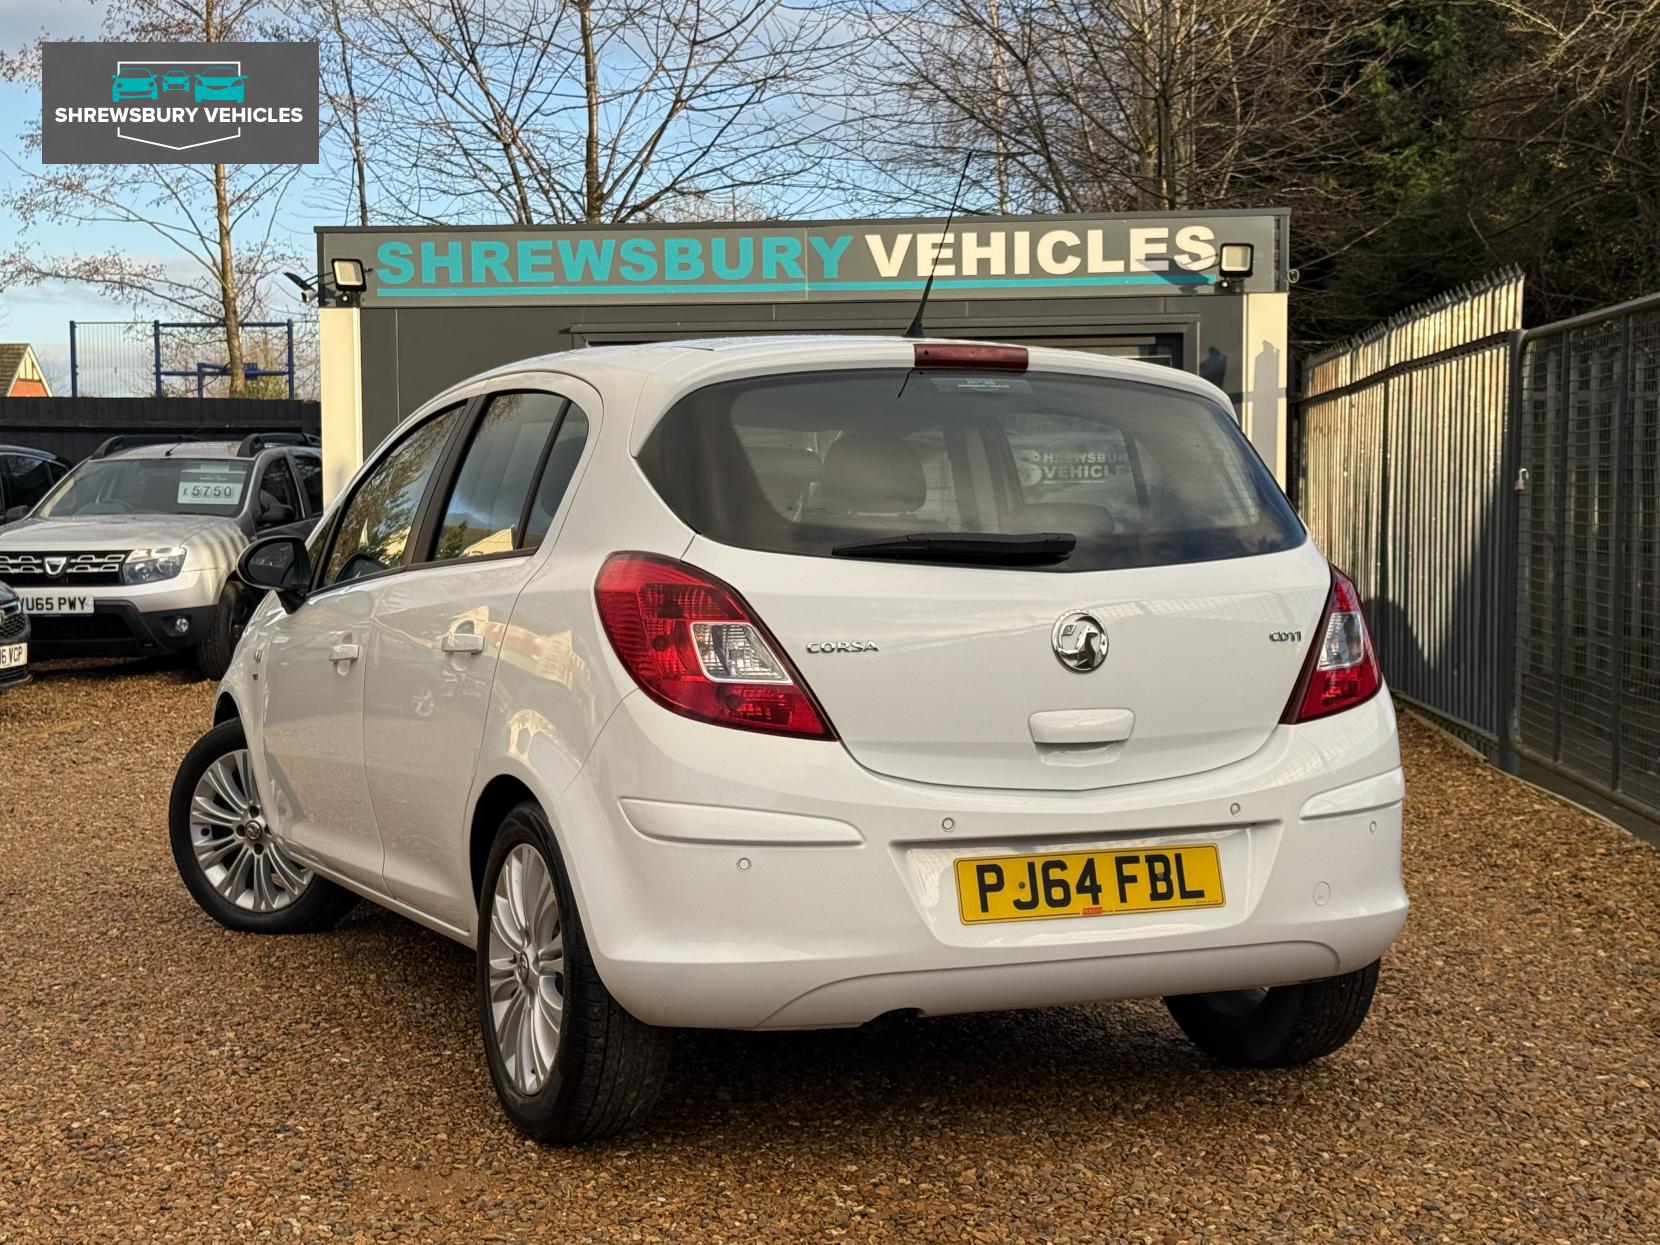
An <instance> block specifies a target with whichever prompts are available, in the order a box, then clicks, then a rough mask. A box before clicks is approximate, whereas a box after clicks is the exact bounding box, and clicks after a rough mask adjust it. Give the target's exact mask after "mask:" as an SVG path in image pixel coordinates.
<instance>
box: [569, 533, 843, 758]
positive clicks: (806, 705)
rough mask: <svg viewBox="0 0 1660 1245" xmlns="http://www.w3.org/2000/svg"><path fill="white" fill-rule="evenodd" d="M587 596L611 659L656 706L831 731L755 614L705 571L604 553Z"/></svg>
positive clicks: (748, 724) (782, 731) (755, 727)
mask: <svg viewBox="0 0 1660 1245" xmlns="http://www.w3.org/2000/svg"><path fill="white" fill-rule="evenodd" d="M594 600H595V602H596V603H597V605H598V607H599V618H600V623H601V625H602V626H604V628H605V634H606V636H607V637H608V638H609V639H610V641H611V647H612V648H614V649H615V650H616V652H617V656H618V658H620V659H621V661H622V664H623V665H624V666H625V667H627V669H628V673H629V674H630V675H632V676H633V678H634V681H635V682H636V683H638V684H639V685H640V690H641V691H643V692H645V694H646V695H648V696H650V697H651V698H652V699H653V700H655V701H656V702H657V703H658V704H660V705H662V706H663V707H664V708H666V709H671V710H673V711H674V712H675V713H678V714H681V715H682V716H684V717H688V718H696V719H697V720H698V721H700V722H712V723H714V724H716V725H718V726H736V727H739V728H741V729H743V730H751V731H767V732H770V733H772V734H775V735H794V736H797V737H800V738H804V739H834V738H835V737H836V736H835V732H834V731H832V730H831V729H830V723H829V720H828V719H827V718H826V717H825V716H824V712H823V711H822V710H821V709H820V708H819V707H818V705H817V703H815V701H814V700H813V697H812V694H811V693H810V692H808V690H807V687H806V685H805V684H804V683H803V682H802V681H801V676H800V675H799V674H798V673H796V669H795V667H794V666H793V665H792V664H791V663H790V660H789V658H788V657H786V656H784V653H783V650H782V649H781V648H779V646H778V644H777V642H776V641H774V640H773V638H772V635H771V634H770V633H769V632H768V631H767V629H766V627H765V626H764V625H763V624H762V622H761V620H760V619H759V618H757V617H756V616H755V613H754V611H753V610H751V609H750V608H749V605H748V604H747V603H746V602H745V601H744V599H743V598H742V597H741V596H739V595H738V593H737V591H736V590H735V589H733V588H731V587H730V586H728V585H727V584H725V583H723V582H721V581H720V580H719V579H716V578H715V577H714V576H713V575H710V574H709V573H708V572H706V571H701V570H699V569H698V568H697V567H695V566H689V565H687V564H686V563H685V562H677V561H675V560H674V559H673V558H665V557H661V556H659V555H657V554H650V553H617V554H612V555H611V557H610V558H608V559H607V560H606V563H605V565H604V566H602V567H601V568H600V572H599V578H598V579H596V580H595V581H594Z"/></svg>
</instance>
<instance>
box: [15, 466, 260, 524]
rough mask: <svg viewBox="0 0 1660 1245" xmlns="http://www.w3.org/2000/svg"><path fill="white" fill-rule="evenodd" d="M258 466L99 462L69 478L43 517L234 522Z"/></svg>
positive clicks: (43, 507)
mask: <svg viewBox="0 0 1660 1245" xmlns="http://www.w3.org/2000/svg"><path fill="white" fill-rule="evenodd" d="M251 467H252V464H251V463H250V462H249V461H248V460H247V459H237V458H196V459H192V458H165V457H163V458H95V459H88V460H87V461H86V462H84V463H82V464H81V465H80V466H79V467H77V468H75V470H73V471H71V472H70V473H69V474H68V475H66V476H65V477H64V478H63V480H62V481H61V482H60V483H59V484H58V487H57V488H56V489H54V490H53V491H52V493H51V495H50V496H49V497H47V499H46V501H45V502H44V503H42V505H41V508H40V517H41V518H48V519H75V518H84V517H87V516H90V515H111V514H198V515H218V516H221V517H225V518H229V517H231V516H233V515H237V514H240V513H241V512H242V507H243V506H244V505H245V504H246V497H245V494H246V493H247V489H248V475H249V471H250V469H251Z"/></svg>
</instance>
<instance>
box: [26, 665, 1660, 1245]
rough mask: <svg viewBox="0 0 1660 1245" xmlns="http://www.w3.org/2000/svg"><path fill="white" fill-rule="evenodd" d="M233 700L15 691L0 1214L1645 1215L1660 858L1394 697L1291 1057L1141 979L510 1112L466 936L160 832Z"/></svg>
mask: <svg viewBox="0 0 1660 1245" xmlns="http://www.w3.org/2000/svg"><path fill="white" fill-rule="evenodd" d="M211 694H212V689H211V687H210V686H209V685H207V684H205V683H200V682H196V681H194V680H193V677H192V676H191V675H189V674H188V673H187V672H185V671H184V670H182V669H181V670H174V669H163V668H157V667H154V666H143V665H138V666H119V665H118V666H114V667H108V668H103V669H97V668H93V669H68V668H57V669H52V668H46V669H44V670H42V671H41V673H40V676H39V677H38V679H37V681H36V683H35V684H34V685H33V686H30V687H27V688H24V689H21V690H19V691H16V692H11V693H6V694H4V695H0V915H3V917H4V920H3V922H0V1069H3V1071H0V1241H25V1240H28V1241H32V1240H65V1241H69V1240H73V1241H120V1242H131V1241H142V1240H152V1239H158V1238H163V1237H168V1238H172V1239H175V1240H183V1239H192V1240H194V1239H204V1240H206V1239H219V1240H227V1241H245V1240H251V1239H277V1240H284V1241H319V1240H342V1239H349V1240H376V1241H378V1240H394V1239H397V1240H423V1241H428V1240H440V1239H451V1238H454V1239H466V1240H473V1241H507V1240H523V1239H531V1238H536V1239H546V1240H549V1241H559V1242H571V1243H574V1242H578V1241H588V1240H594V1241H600V1240H604V1241H612V1240H616V1241H665V1240H667V1241H674V1240H681V1241H734V1242H746V1243H747V1242H755V1241H784V1240H815V1241H816V1240H829V1239H848V1240H856V1241H867V1240H888V1239H917V1240H927V1241H963V1240H972V1241H1022V1242H1040V1241H1114V1242H1118V1241H1147V1242H1155V1243H1165V1242H1170V1243H1174V1242H1183V1241H1186V1242H1195V1243H1197V1242H1201V1241H1204V1242H1226V1243H1228V1245H1232V1243H1234V1242H1239V1241H1248V1240H1257V1239H1263V1240H1268V1239H1275V1240H1281V1241H1288V1242H1311V1241H1326V1240H1356V1241H1358V1240H1367V1241H1378V1240H1408V1241H1460V1242H1464V1241H1468V1242H1489V1241H1516V1242H1527V1243H1528V1245H1540V1243H1543V1242H1553V1241H1573V1242H1580V1241H1584V1242H1615V1241H1648V1242H1652V1241H1655V1240H1656V1239H1657V1238H1660V1105H1657V1102H1656V1088H1657V1087H1660V853H1657V852H1656V851H1655V850H1654V849H1653V848H1651V847H1649V846H1647V845H1644V844H1641V843H1639V842H1637V841H1636V840H1634V839H1632V838H1631V837H1629V836H1628V835H1626V834H1625V833H1624V832H1623V831H1619V830H1616V829H1614V828H1612V827H1610V826H1608V825H1606V824H1604V823H1602V822H1599V821H1596V820H1594V819H1592V818H1590V817H1588V816H1585V815H1584V814H1581V813H1579V812H1577V811H1575V810H1574V809H1571V808H1569V807H1567V806H1566V805H1563V804H1560V803H1557V802H1556V801H1554V800H1552V799H1551V798H1549V797H1547V796H1544V795H1542V794H1540V793H1538V792H1536V791H1534V790H1533V789H1531V788H1528V787H1525V786H1522V785H1520V784H1518V783H1514V782H1511V781H1510V780H1508V779H1505V778H1503V777H1501V776H1499V775H1497V774H1496V773H1494V772H1493V771H1492V770H1490V769H1487V768H1484V767H1483V766H1481V765H1479V764H1477V763H1476V762H1474V761H1473V760H1471V759H1469V757H1468V756H1467V755H1465V754H1464V753H1462V752H1461V751H1460V750H1458V749H1457V748H1455V747H1454V746H1452V745H1450V744H1448V743H1447V742H1445V741H1444V740H1443V739H1442V738H1441V737H1439V736H1438V735H1436V734H1434V733H1432V732H1431V731H1429V730H1427V729H1426V728H1424V727H1422V726H1419V725H1416V724H1413V723H1405V724H1403V729H1404V730H1405V742H1406V751H1407V778H1408V785H1409V789H1410V794H1409V797H1408V803H1407V841H1408V846H1407V853H1408V855H1407V864H1408V885H1409V888H1410V889H1411V891H1412V894H1413V897H1414V901H1415V907H1414V909H1413V914H1412V917H1411V919H1410V920H1409V921H1408V923H1407V929H1406V934H1405V936H1404V938H1403V940H1402V942H1401V943H1400V944H1399V945H1398V947H1397V949H1396V951H1395V953H1394V954H1393V955H1392V956H1391V957H1390V958H1389V959H1387V960H1386V961H1385V968H1384V978H1383V984H1382V987H1381V991H1380V994H1379V997H1378V1002H1377V1005H1376V1006H1375V1007H1374V1009H1373V1012H1372V1018H1371V1020H1370V1021H1369V1022H1368V1024H1367V1026H1366V1027H1365V1028H1364V1029H1362V1030H1361V1033H1360V1036H1359V1037H1358V1038H1357V1039H1356V1040H1355V1041H1354V1042H1353V1043H1352V1044H1350V1045H1349V1046H1348V1047H1347V1048H1346V1049H1344V1050H1343V1051H1341V1052H1340V1053H1339V1054H1337V1055H1336V1056H1334V1057H1332V1058H1330V1059H1327V1060H1325V1061H1324V1062H1323V1063H1320V1064H1317V1065H1315V1066H1312V1067H1309V1068H1306V1069H1301V1070H1296V1071H1288V1072H1273V1073H1256V1072H1250V1073H1241V1072H1228V1071H1224V1070H1221V1069H1217V1068H1214V1067H1211V1066H1208V1065H1207V1064H1206V1063H1205V1062H1204V1061H1203V1060H1202V1059H1201V1058H1200V1057H1199V1056H1198V1055H1197V1054H1196V1053H1195V1052H1194V1051H1192V1050H1191V1049H1190V1048H1189V1047H1188V1046H1187V1045H1186V1044H1185V1043H1184V1042H1183V1041H1182V1040H1181V1038H1180V1036H1179V1035H1178V1033H1177V1031H1176V1028H1175V1026H1174V1025H1173V1024H1172V1023H1171V1022H1170V1020H1169V1019H1168V1018H1167V1017H1166V1015H1165V1013H1164V1010H1163V1008H1162V1007H1161V1006H1159V1005H1158V1004H1156V1003H1136V1004H1117V1005H1112V1006H1101V1007H1079V1008H1071V1009H1066V1010H1060V1011H1051V1012H1024V1013H1009V1014H1002V1015H994V1016H979V1017H965V1018H960V1019H957V1018H953V1019H942V1020H929V1021H921V1020H913V1021H906V1022H900V1023H897V1024H894V1025H892V1026H890V1027H886V1028H882V1029H877V1030H871V1031H859V1032H851V1033H846V1032H843V1033H820V1034H774V1035H765V1036H745V1035H735V1034H718V1033H703V1034H690V1035H687V1036H686V1037H685V1038H684V1039H683V1040H682V1041H681V1043H680V1047H679V1050H678V1053H677V1060H678V1062H677V1066H676V1072H675V1075H674V1077H673V1080H672V1083H671V1086H670V1089H669V1092H668V1094H667V1096H666V1099H665V1101H664V1102H663V1104H662V1107H661V1108H660V1109H659V1111H658V1113H657V1115H656V1117H655V1118H654V1120H653V1121H652V1124H651V1126H650V1127H649V1130H648V1131H647V1132H645V1133H643V1134H641V1135H639V1136H636V1137H632V1138H629V1139H627V1140H626V1141H624V1142H621V1143H613V1144H609V1145H604V1146H598V1147H594V1148H589V1149H584V1150H574V1151H559V1150H544V1149H539V1148H537V1147H535V1146H533V1145H530V1144H527V1143H525V1142H523V1141H521V1140H519V1139H518V1138H517V1136H516V1135H515V1134H514V1133H513V1132H512V1131H511V1129H510V1128H509V1127H508V1125H507V1124H506V1123H505V1122H504V1120H503V1118H502V1117H501V1115H500V1114H499V1113H498V1111H497V1109H496V1104H495V1101H494V1098H493V1096H492V1094H491V1091H490V1085H489V1080H488V1077H487V1075H486V1072H485V1067H484V1061H483V1059H482V1057H481V1051H480V1044H479V1037H478V1032H477V1028H476V1022H475V1020H474V1015H473V994H472V988H473V987H472V974H471V966H470V961H469V956H468V954H467V953H466V952H465V951H464V950H462V949H461V948H460V947H458V946H455V945H453V944H451V943H448V942H446V941H444V940H443V939H441V938H439V937H438V936H437V935H435V934H430V933H428V932H426V931H424V930H422V929H419V928H417V927H416V926H414V925H412V924H410V923H407V922H405V921H402V920H399V919H397V918H395V917H392V916H390V915H388V914H386V913H384V912H382V911H380V910H378V909H375V908H371V907H368V906H367V905H366V906H364V907H363V908H361V909H359V911H358V912H357V913H356V914H354V916H353V917H351V918H350V919H349V920H348V921H347V922H346V923H345V924H344V925H343V926H342V927H341V928H340V929H338V930H336V931H334V932H332V933H329V934H323V935H318V936H310V937H291V938H258V937H251V936H245V935H237V934H231V933H227V932H224V931H222V930H220V929H219V928H218V927H217V926H215V925H213V924H212V923H211V922H210V921H209V920H208V919H207V918H206V917H205V916H203V915H202V914H201V913H199V912H198V911H197V909H196V907H195V905H194V904H193V903H192V902H191V901H190V899H189V897H188V896H187V895H186V893H185V891H184V888H183V887H182V886H181V885H180V884H179V882H178V881H177V879H176V877H175V875H174V872H173V866H172V862H171V860H170V858H169V856H168V852H167V845H166V838H165V829H164V803H165V799H166V793H167V790H168V785H169V783H170V782H171V780H172V776H173V769H174V766H175V764H176V763H177V761H178V758H179V757H180V756H181V755H182V753H183V752H184V750H185V748H186V747H187V746H188V744H189V743H190V741H191V740H192V739H193V738H194V736H195V735H196V734H197V733H198V731H199V730H200V729H202V727H203V725H204V724H205V721H206V717H207V714H208V709H209V705H210V701H211Z"/></svg>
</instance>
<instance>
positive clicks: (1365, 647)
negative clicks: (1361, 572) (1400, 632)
mask: <svg viewBox="0 0 1660 1245" xmlns="http://www.w3.org/2000/svg"><path fill="white" fill-rule="evenodd" d="M1382 686H1383V671H1382V670H1380V669H1379V668H1378V659H1377V654H1376V653H1374V652H1373V651H1372V636H1371V633H1370V632H1369V631H1367V629H1366V618H1365V615H1363V614H1362V613H1361V612H1360V592H1359V590H1358V589H1357V588H1356V587H1355V585H1354V581H1353V580H1352V579H1350V578H1349V577H1348V576H1347V575H1345V574H1344V573H1343V572H1342V571H1340V570H1338V569H1337V568H1336V567H1335V566H1334V567H1332V568H1331V591H1330V593H1328V594H1327V596H1326V611H1325V614H1324V615H1323V616H1322V617H1321V619H1320V626H1319V629H1318V630H1316V631H1315V633H1314V645H1313V647H1312V648H1310V649H1309V653H1308V657H1307V659H1306V660H1305V661H1304V662H1303V673H1302V675H1301V677H1299V678H1298V680H1297V688H1296V690H1295V691H1293V692H1292V693H1291V699H1290V700H1289V701H1287V702H1286V706H1285V712H1284V713H1283V714H1282V715H1281V716H1280V720H1281V721H1282V722H1285V723H1288V724H1294V723H1297V722H1308V721H1311V720H1312V719H1314V718H1323V717H1325V716H1326V715H1327V714H1332V713H1337V712H1339V711H1340V710H1343V709H1353V708H1354V707H1355V706H1356V705H1360V704H1364V703H1365V702H1366V701H1368V700H1370V699H1371V698H1372V697H1373V696H1375V695H1377V692H1378V689H1379V688H1380V687H1382Z"/></svg>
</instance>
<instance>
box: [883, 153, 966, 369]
mask: <svg viewBox="0 0 1660 1245" xmlns="http://www.w3.org/2000/svg"><path fill="white" fill-rule="evenodd" d="M973 159H974V153H973V152H972V151H971V152H969V153H968V154H967V155H966V156H964V157H963V171H962V173H961V174H960V175H959V176H958V178H957V193H956V194H954V195H952V196H951V210H950V212H948V213H947V214H946V217H945V228H944V229H942V230H940V232H941V233H942V234H948V233H950V232H951V222H952V221H954V220H956V219H957V208H958V207H959V206H961V204H962V201H963V187H964V186H966V185H967V184H968V166H969V164H970V163H971V162H972V161H973ZM939 266H940V248H939V247H937V246H936V247H935V248H934V262H933V263H932V264H930V265H929V266H928V281H927V284H925V285H924V286H923V287H922V298H921V299H920V300H918V302H917V305H916V315H914V316H912V317H911V327H910V328H908V329H906V330H905V331H904V332H903V333H901V334H900V336H901V337H926V336H927V334H926V333H925V332H923V329H922V313H923V312H925V311H927V310H928V295H930V294H932V293H933V292H934V272H935V270H936V269H938V268H939Z"/></svg>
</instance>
